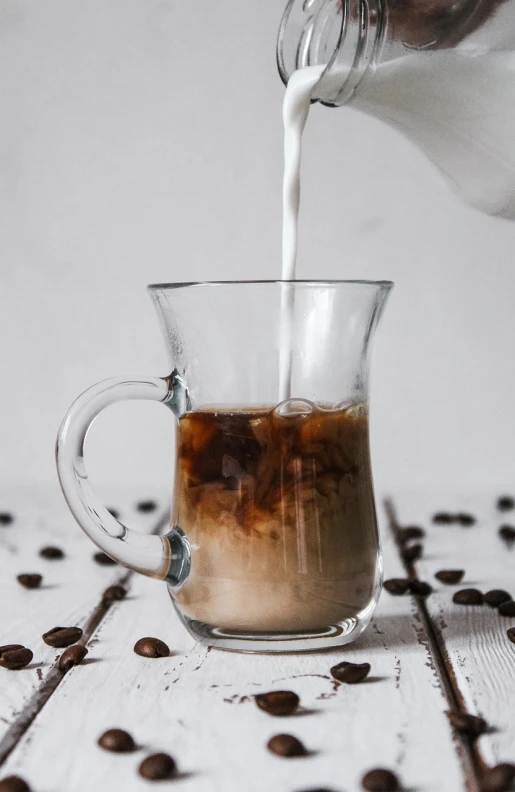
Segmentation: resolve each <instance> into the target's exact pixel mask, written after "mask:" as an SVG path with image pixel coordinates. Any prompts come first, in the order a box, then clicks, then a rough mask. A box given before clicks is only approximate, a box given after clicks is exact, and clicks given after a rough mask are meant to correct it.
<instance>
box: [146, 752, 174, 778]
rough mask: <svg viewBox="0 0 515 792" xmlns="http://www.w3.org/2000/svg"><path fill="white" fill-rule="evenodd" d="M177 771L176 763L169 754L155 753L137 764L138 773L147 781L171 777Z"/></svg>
mask: <svg viewBox="0 0 515 792" xmlns="http://www.w3.org/2000/svg"><path fill="white" fill-rule="evenodd" d="M176 772H177V765H176V764H175V762H174V760H173V759H172V757H171V756H168V754H165V753H156V754H151V755H150V756H147V758H146V759H143V761H142V763H141V764H140V766H139V774H140V776H141V777H142V778H146V779H147V781H162V780H163V779H165V778H173V776H174V775H175V774H176Z"/></svg>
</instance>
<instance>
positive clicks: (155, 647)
mask: <svg viewBox="0 0 515 792" xmlns="http://www.w3.org/2000/svg"><path fill="white" fill-rule="evenodd" d="M134 651H135V652H136V654H137V655H141V657H168V656H169V654H170V650H169V648H168V647H167V645H166V644H165V642H164V641H160V640H159V638H140V639H139V641H136V643H135V644H134Z"/></svg>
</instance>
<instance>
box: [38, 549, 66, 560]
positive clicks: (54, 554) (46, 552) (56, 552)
mask: <svg viewBox="0 0 515 792" xmlns="http://www.w3.org/2000/svg"><path fill="white" fill-rule="evenodd" d="M39 555H40V556H41V558H47V559H49V560H50V561H57V560H58V559H60V558H64V552H63V551H62V550H61V548H60V547H52V546H51V545H49V546H48V547H42V548H41V550H40V551H39Z"/></svg>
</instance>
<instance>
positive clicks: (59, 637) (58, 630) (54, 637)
mask: <svg viewBox="0 0 515 792" xmlns="http://www.w3.org/2000/svg"><path fill="white" fill-rule="evenodd" d="M42 638H43V640H44V642H45V643H46V644H47V645H48V646H53V647H54V648H55V649H64V647H65V646H71V645H72V644H74V643H77V641H79V640H80V639H81V638H82V630H81V629H80V627H52V629H51V630H49V631H48V632H46V633H44V634H43V636H42Z"/></svg>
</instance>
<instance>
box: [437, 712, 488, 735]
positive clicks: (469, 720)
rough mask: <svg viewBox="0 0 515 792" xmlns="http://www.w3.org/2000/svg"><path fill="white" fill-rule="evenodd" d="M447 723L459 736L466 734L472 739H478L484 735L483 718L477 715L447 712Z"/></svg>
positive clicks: (485, 726) (484, 722)
mask: <svg viewBox="0 0 515 792" xmlns="http://www.w3.org/2000/svg"><path fill="white" fill-rule="evenodd" d="M447 715H448V717H449V721H450V723H451V726H453V727H454V728H455V729H456V731H458V732H460V734H466V735H467V736H468V737H471V738H472V739H474V740H475V739H476V738H477V737H480V736H481V734H484V732H485V731H486V728H487V724H486V721H485V719H484V718H480V717H478V716H477V715H469V714H468V713H466V712H448V713H447Z"/></svg>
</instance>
